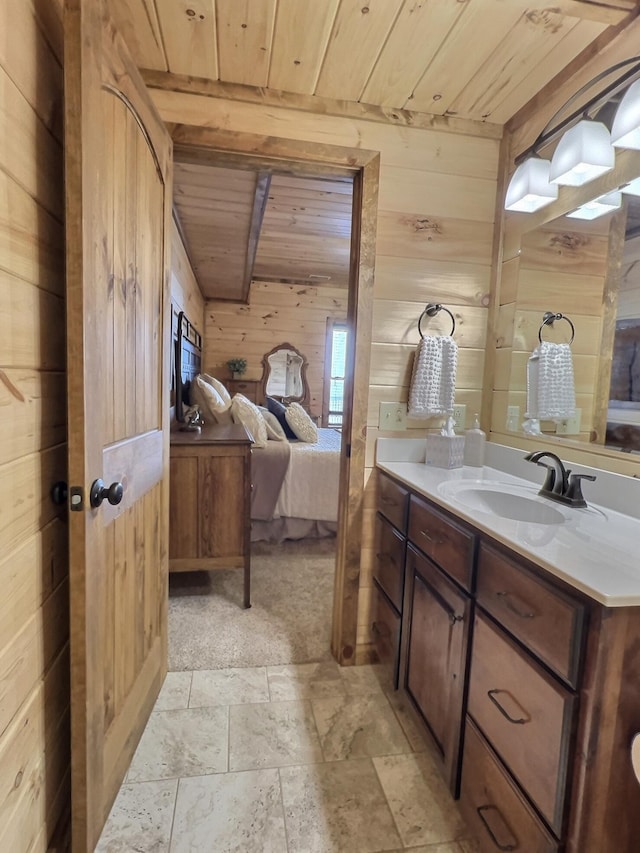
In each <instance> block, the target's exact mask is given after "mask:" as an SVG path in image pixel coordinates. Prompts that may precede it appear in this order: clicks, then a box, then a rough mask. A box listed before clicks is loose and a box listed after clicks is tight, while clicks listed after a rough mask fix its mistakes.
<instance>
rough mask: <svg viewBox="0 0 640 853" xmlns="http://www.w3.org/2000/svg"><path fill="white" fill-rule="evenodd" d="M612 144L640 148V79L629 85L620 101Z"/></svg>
mask: <svg viewBox="0 0 640 853" xmlns="http://www.w3.org/2000/svg"><path fill="white" fill-rule="evenodd" d="M611 144H612V145H615V146H616V148H634V149H636V150H640V80H636V82H635V83H632V85H631V86H629V88H628V89H627V91H626V93H625V96H624V97H623V99H622V100H621V101H620V106H619V107H618V109H617V110H616V117H615V118H614V120H613V127H612V128H611Z"/></svg>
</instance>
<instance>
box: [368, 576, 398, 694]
mask: <svg viewBox="0 0 640 853" xmlns="http://www.w3.org/2000/svg"><path fill="white" fill-rule="evenodd" d="M371 616H372V619H371V633H372V635H373V643H374V646H375V649H376V654H377V656H378V661H379V663H380V665H381V666H382V669H383V684H384V685H385V686H386V687H390V688H392V689H393V690H395V689H396V688H397V686H398V652H399V648H400V616H399V615H398V613H397V611H396V610H395V609H394V608H393V607H392V605H391V604H390V603H389V601H388V600H387V597H386V595H385V594H384V593H383V592H382V590H381V589H380V587H379V586H378V584H377V582H376V581H374V583H373V597H372V600H371Z"/></svg>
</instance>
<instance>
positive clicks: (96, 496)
mask: <svg viewBox="0 0 640 853" xmlns="http://www.w3.org/2000/svg"><path fill="white" fill-rule="evenodd" d="M123 494H124V487H123V485H122V483H111V485H110V486H109V487H108V488H107V487H106V486H105V484H104V483H103V481H102V480H94V481H93V484H92V486H91V494H90V495H89V501H90V503H91V506H92V507H93V508H94V509H96V508H97V507H99V506H100V504H101V503H102V501H103V500H105V499H106V500H108V501H109V503H110V504H111V505H112V506H117V504H119V503H120V501H121V500H122V495H123Z"/></svg>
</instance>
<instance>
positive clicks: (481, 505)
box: [439, 480, 566, 524]
mask: <svg viewBox="0 0 640 853" xmlns="http://www.w3.org/2000/svg"><path fill="white" fill-rule="evenodd" d="M439 491H440V494H441V495H442V497H443V498H446V499H447V500H450V501H452V502H454V503H458V504H461V505H462V506H466V507H468V508H469V509H474V510H477V511H479V512H486V513H489V514H490V515H498V516H500V518H509V519H512V520H513V521H527V522H530V523H533V524H562V523H563V522H564V521H566V518H565V516H564V515H563V514H562V513H561V512H560V510H559V509H556V507H554V506H553V505H551V504H550V503H548V502H547V501H546V500H545V499H544V498H540V497H538V495H537V494H536V493H535V491H533V490H531V491H530V490H529V489H526V488H525V487H522V486H512V485H510V484H507V483H499V482H493V481H477V480H476V481H466V482H465V481H459V480H458V481H455V482H448V483H442V485H441V486H440V487H439Z"/></svg>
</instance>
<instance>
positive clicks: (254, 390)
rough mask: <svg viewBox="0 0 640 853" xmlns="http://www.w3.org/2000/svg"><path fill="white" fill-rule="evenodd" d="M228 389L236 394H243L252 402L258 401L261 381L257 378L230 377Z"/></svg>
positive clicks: (232, 393)
mask: <svg viewBox="0 0 640 853" xmlns="http://www.w3.org/2000/svg"><path fill="white" fill-rule="evenodd" d="M226 385H227V390H228V391H229V393H230V394H231V396H233V395H234V394H243V395H244V396H245V397H246V398H247V399H248V400H251V402H252V403H257V402H258V396H259V393H260V392H259V386H260V382H258V381H257V380H255V379H228V380H227V383H226Z"/></svg>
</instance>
